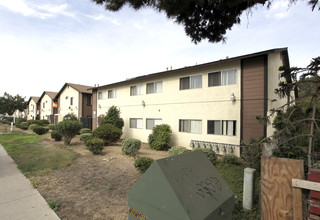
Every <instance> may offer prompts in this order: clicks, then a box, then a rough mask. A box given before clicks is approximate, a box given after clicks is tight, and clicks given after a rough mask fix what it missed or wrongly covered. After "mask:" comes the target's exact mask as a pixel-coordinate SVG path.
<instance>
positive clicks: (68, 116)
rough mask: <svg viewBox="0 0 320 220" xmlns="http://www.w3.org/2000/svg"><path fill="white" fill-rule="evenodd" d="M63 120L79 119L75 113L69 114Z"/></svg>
mask: <svg viewBox="0 0 320 220" xmlns="http://www.w3.org/2000/svg"><path fill="white" fill-rule="evenodd" d="M62 120H63V121H67V120H71V121H78V117H77V116H76V115H75V114H73V113H69V114H66V115H65V116H63V119H62Z"/></svg>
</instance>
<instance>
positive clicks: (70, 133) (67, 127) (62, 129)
mask: <svg viewBox="0 0 320 220" xmlns="http://www.w3.org/2000/svg"><path fill="white" fill-rule="evenodd" d="M81 128H82V124H81V123H80V122H78V121H74V120H64V121H61V122H59V123H58V124H57V131H58V132H59V133H60V134H61V135H62V137H63V141H64V143H65V144H66V145H70V142H71V140H72V138H74V137H75V136H76V135H77V134H78V133H79V132H80V130H81Z"/></svg>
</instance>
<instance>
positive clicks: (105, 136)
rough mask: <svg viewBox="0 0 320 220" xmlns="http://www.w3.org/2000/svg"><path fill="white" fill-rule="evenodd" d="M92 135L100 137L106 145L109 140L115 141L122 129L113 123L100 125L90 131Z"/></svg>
mask: <svg viewBox="0 0 320 220" xmlns="http://www.w3.org/2000/svg"><path fill="white" fill-rule="evenodd" d="M92 134H93V136H94V137H98V138H101V139H102V140H103V141H104V143H105V144H106V145H107V144H108V143H110V142H115V141H117V140H119V139H120V137H121V135H122V131H121V129H120V128H117V127H116V126H114V125H111V124H106V125H100V126H99V127H97V128H96V129H95V130H94V131H93V132H92Z"/></svg>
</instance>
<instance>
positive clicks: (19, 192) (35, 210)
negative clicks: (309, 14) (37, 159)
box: [0, 144, 60, 220]
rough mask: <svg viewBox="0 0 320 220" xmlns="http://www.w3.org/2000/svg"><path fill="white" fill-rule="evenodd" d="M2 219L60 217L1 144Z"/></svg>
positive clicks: (0, 183)
mask: <svg viewBox="0 0 320 220" xmlns="http://www.w3.org/2000/svg"><path fill="white" fill-rule="evenodd" d="M0 219H1V220H20V219H21V220H22V219H23V220H38V219H39V220H41V219H50V220H51V219H52V220H57V219H60V218H59V217H58V216H57V215H56V213H55V212H54V211H53V210H52V209H51V208H50V207H49V206H48V204H47V202H46V200H45V199H44V198H43V197H42V196H41V194H40V193H39V192H38V191H37V190H36V189H34V188H33V187H32V184H31V183H30V181H29V180H28V179H27V178H26V177H25V176H24V175H23V174H22V173H21V172H20V170H19V169H18V168H17V165H16V164H15V162H14V161H13V160H12V158H11V157H10V156H8V154H7V152H6V151H5V150H4V148H3V146H2V145H1V144H0Z"/></svg>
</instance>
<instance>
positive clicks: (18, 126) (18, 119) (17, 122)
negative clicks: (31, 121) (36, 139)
mask: <svg viewBox="0 0 320 220" xmlns="http://www.w3.org/2000/svg"><path fill="white" fill-rule="evenodd" d="M15 121H16V124H15V125H16V127H17V128H21V127H20V125H21V123H23V122H27V119H25V118H16V120H15ZM27 125H28V123H27ZM25 127H26V126H25V125H24V128H25ZM21 129H23V128H21ZM27 129H28V128H27ZM27 129H24V130H27Z"/></svg>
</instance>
